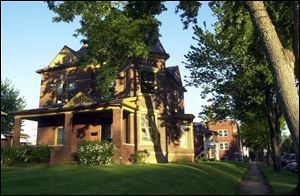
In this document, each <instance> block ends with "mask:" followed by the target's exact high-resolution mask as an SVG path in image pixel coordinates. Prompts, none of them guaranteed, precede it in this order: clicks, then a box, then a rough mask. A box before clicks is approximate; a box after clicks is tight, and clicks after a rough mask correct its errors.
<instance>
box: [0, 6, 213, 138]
mask: <svg viewBox="0 0 300 196" xmlns="http://www.w3.org/2000/svg"><path fill="white" fill-rule="evenodd" d="M177 4H178V2H167V3H166V7H167V8H168V10H167V11H165V12H163V13H162V14H161V15H159V16H158V17H157V18H158V19H159V20H160V21H161V23H162V25H161V27H160V34H161V37H160V41H161V43H162V45H163V47H164V49H165V50H166V52H167V53H169V55H170V58H169V59H168V60H167V62H166V66H167V67H168V66H174V65H178V66H179V69H180V73H181V77H182V80H183V83H184V84H185V82H184V76H189V71H188V70H187V69H186V68H185V67H184V64H183V63H182V62H183V61H184V62H186V59H185V57H184V55H186V54H187V53H188V51H189V49H190V46H191V45H195V44H196V42H195V41H194V40H193V39H192V36H193V30H192V28H191V26H190V27H189V28H188V29H187V30H183V24H182V22H181V21H180V17H179V14H175V7H176V5H177ZM53 16H55V14H54V13H53V12H52V11H50V10H49V9H48V7H47V4H46V3H44V2H43V1H32V2H13V1H6V2H4V1H1V80H4V79H5V78H8V79H9V80H11V81H12V84H13V85H14V86H15V88H17V89H19V90H20V93H21V96H23V97H24V98H25V101H26V104H27V105H26V108H25V109H33V108H38V104H39V94H40V88H39V87H40V82H41V81H40V75H39V74H37V73H36V72H35V71H36V70H38V69H41V68H44V67H46V66H47V65H48V64H49V63H50V62H51V61H52V60H53V59H54V57H55V56H56V55H57V54H58V52H59V51H60V50H61V49H62V47H63V46H64V45H67V46H69V47H70V48H72V49H74V50H79V49H80V47H81V43H80V37H78V38H75V37H74V36H73V34H74V30H75V29H76V28H78V27H79V21H78V20H76V21H74V22H73V23H64V22H61V23H53V22H52V17H53ZM203 21H205V22H206V25H207V28H208V30H212V28H211V24H213V23H214V22H215V18H214V17H213V16H212V15H211V11H210V8H209V7H208V5H207V2H203V5H202V7H201V9H200V11H199V15H198V25H199V26H202V24H203ZM186 89H187V92H186V93H185V95H184V98H185V100H184V101H185V113H191V114H194V115H195V117H196V118H195V120H194V121H195V122H199V121H200V119H199V118H198V114H199V112H200V111H202V105H207V104H208V103H207V102H206V100H204V99H202V98H201V97H200V91H201V89H199V88H195V87H186ZM36 129H37V124H36V123H35V122H34V121H26V122H25V126H24V127H23V130H24V132H25V133H27V134H29V135H30V136H31V141H33V142H34V141H35V139H36Z"/></svg>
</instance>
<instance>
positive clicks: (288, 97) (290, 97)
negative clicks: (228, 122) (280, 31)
mask: <svg viewBox="0 0 300 196" xmlns="http://www.w3.org/2000/svg"><path fill="white" fill-rule="evenodd" d="M246 4H247V5H248V9H249V12H250V15H251V18H252V20H253V23H254V24H255V25H256V27H257V29H258V31H259V34H260V36H261V37H262V39H263V42H264V45H265V47H266V55H267V57H268V59H269V65H270V69H271V72H272V76H273V81H274V84H275V88H276V93H277V95H278V98H279V103H280V107H281V110H282V112H283V114H284V118H285V120H286V122H287V125H288V128H289V131H290V133H291V136H292V140H293V144H294V149H295V154H296V157H297V163H298V165H299V94H298V92H297V88H296V85H295V81H296V80H295V74H294V70H293V69H292V67H293V66H290V65H289V64H288V61H287V60H286V57H285V54H284V49H283V47H282V44H281V42H280V40H279V38H278V35H277V33H276V31H275V27H274V26H273V24H272V21H271V20H270V17H269V15H268V13H267V11H266V8H265V6H264V3H263V2H262V1H246ZM295 56H296V55H295Z"/></svg>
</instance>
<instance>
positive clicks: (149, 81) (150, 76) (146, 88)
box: [140, 70, 155, 94]
mask: <svg viewBox="0 0 300 196" xmlns="http://www.w3.org/2000/svg"><path fill="white" fill-rule="evenodd" d="M140 73H141V77H140V78H141V92H142V93H148V94H153V93H154V77H155V76H154V72H153V71H151V70H141V72H140Z"/></svg>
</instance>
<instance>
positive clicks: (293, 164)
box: [286, 160, 298, 173]
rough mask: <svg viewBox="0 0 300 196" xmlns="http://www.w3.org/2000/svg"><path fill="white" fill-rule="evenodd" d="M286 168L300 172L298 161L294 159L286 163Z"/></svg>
mask: <svg viewBox="0 0 300 196" xmlns="http://www.w3.org/2000/svg"><path fill="white" fill-rule="evenodd" d="M286 169H287V170H290V171H293V172H295V173H297V172H298V166H297V161H296V160H294V161H290V162H289V163H288V164H287V165H286Z"/></svg>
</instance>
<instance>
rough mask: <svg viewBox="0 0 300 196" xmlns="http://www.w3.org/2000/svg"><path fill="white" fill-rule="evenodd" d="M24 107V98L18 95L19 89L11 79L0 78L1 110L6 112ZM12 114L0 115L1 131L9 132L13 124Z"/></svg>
mask: <svg viewBox="0 0 300 196" xmlns="http://www.w3.org/2000/svg"><path fill="white" fill-rule="evenodd" d="M24 108H25V99H24V97H22V96H21V95H20V91H19V90H18V89H16V88H15V87H14V86H13V85H12V84H11V81H10V80H8V79H5V80H4V81H2V79H1V111H4V112H6V113H8V112H12V111H19V110H23V109H24ZM13 120H14V118H13V116H11V115H7V116H4V117H1V133H9V132H11V129H12V126H13Z"/></svg>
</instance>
